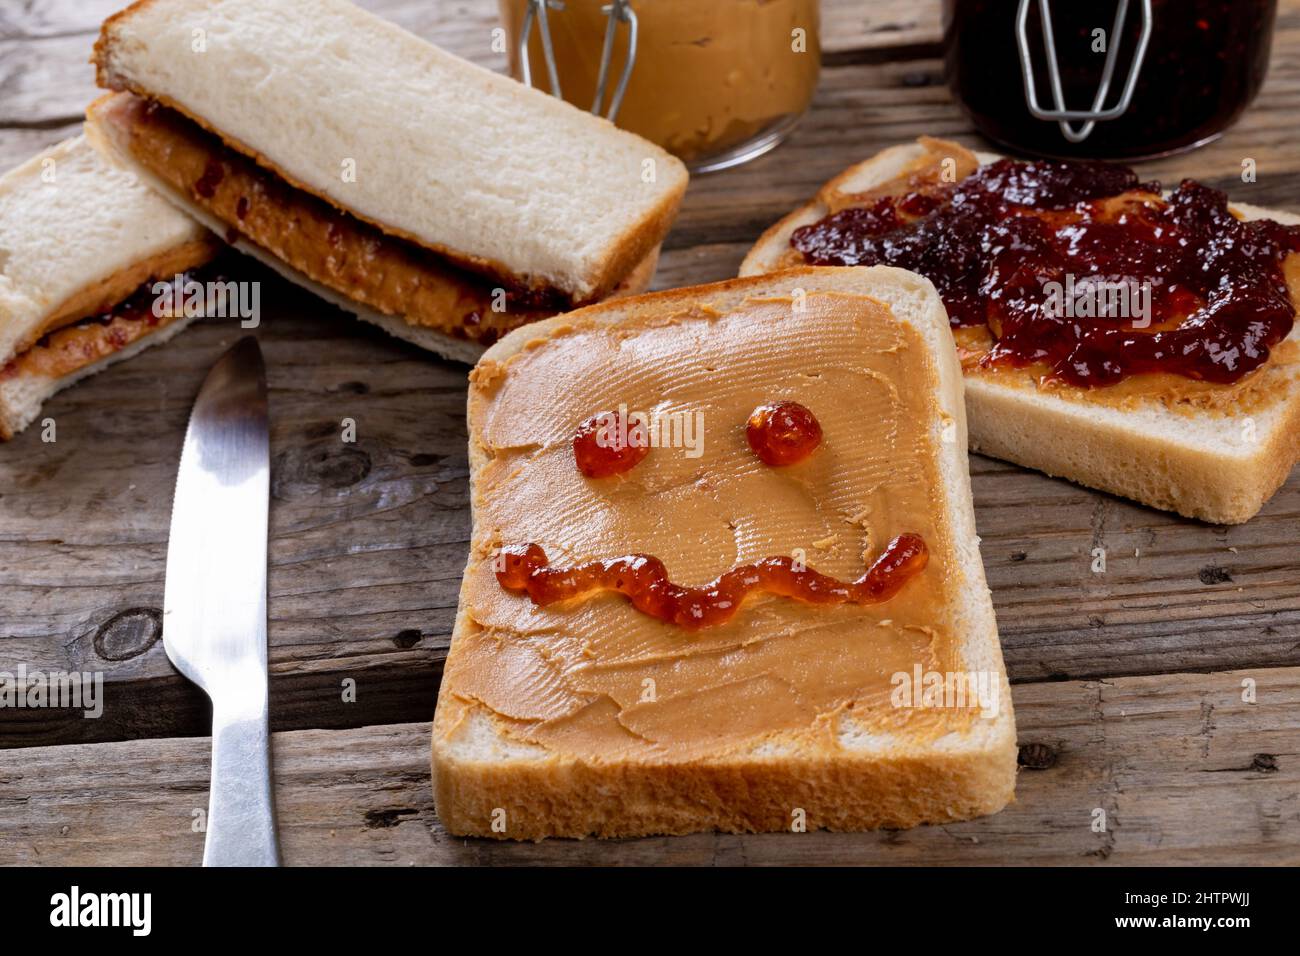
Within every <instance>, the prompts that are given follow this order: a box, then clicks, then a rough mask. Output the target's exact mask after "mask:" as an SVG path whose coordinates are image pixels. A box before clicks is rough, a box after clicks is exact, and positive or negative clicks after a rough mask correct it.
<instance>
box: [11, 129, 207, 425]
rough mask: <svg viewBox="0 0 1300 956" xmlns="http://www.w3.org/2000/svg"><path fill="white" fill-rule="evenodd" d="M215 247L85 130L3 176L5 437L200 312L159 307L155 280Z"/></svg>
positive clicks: (201, 259)
mask: <svg viewBox="0 0 1300 956" xmlns="http://www.w3.org/2000/svg"><path fill="white" fill-rule="evenodd" d="M220 248H221V244H220V242H219V241H218V240H217V239H216V237H215V236H213V235H212V234H211V233H209V232H208V231H207V230H206V229H204V228H203V227H201V226H200V225H199V224H198V223H196V222H195V221H194V220H193V219H191V218H189V217H188V216H186V215H184V214H182V213H181V212H179V211H178V210H176V209H175V208H174V207H173V206H171V205H170V204H169V203H167V202H164V201H163V200H162V199H161V198H160V197H159V196H158V195H156V194H155V193H154V192H152V191H151V190H149V189H147V188H146V187H144V186H143V185H141V184H140V183H139V182H138V181H137V180H136V178H135V177H134V176H133V175H131V173H129V172H127V171H126V170H125V169H121V168H119V167H118V166H116V165H114V164H113V163H112V162H110V161H109V160H108V159H107V158H106V157H105V156H103V155H101V154H100V152H99V151H98V150H96V149H95V148H94V147H93V146H91V145H90V143H88V142H87V141H86V139H85V138H84V137H82V136H77V137H75V138H73V139H69V140H66V141H65V142H62V143H59V144H58V145H57V146H52V147H51V148H49V149H47V150H45V151H44V152H42V153H40V154H39V155H37V156H34V157H33V158H32V159H30V160H28V161H27V162H26V163H23V164H22V165H21V166H19V167H17V168H16V169H13V170H11V171H10V172H8V173H6V174H5V175H4V176H3V177H0V440H6V441H7V440H8V439H10V438H12V437H13V436H14V435H15V434H16V433H18V432H20V431H22V430H23V429H24V428H26V427H27V426H28V425H29V424H31V422H32V421H33V420H34V419H35V418H36V416H37V415H38V414H39V413H40V409H41V405H42V403H43V402H44V401H45V400H46V399H47V398H49V397H50V396H51V395H53V394H54V393H55V392H57V391H58V390H59V389H62V388H65V387H66V386H68V385H71V384H72V383H73V382H75V381H77V380H79V379H82V378H84V377H86V376H87V375H91V374H93V373H95V372H97V371H100V370H101V369H103V368H105V367H106V366H108V365H110V364H112V363H114V362H117V361H120V360H121V359H124V358H127V357H129V356H131V355H134V354H135V353H137V352H139V351H141V350H142V349H144V348H147V347H148V346H150V345H157V344H160V343H162V342H165V341H167V339H169V338H171V337H172V336H173V335H175V334H176V333H177V332H179V331H181V329H183V328H185V326H187V325H189V324H190V323H191V322H192V321H194V319H195V318H196V317H197V316H198V312H197V311H195V310H190V311H189V313H188V314H186V312H185V310H183V309H175V310H167V311H166V312H165V314H160V313H159V312H158V311H157V310H155V309H154V303H155V301H156V297H155V296H153V295H152V292H151V287H152V284H153V283H154V282H157V281H163V282H168V283H171V282H173V281H174V279H175V277H176V276H177V275H185V274H188V272H189V271H190V270H192V269H195V268H198V267H201V266H203V265H204V264H205V263H207V262H208V261H209V260H210V259H212V258H213V256H215V255H216V253H217V251H218V250H219V249H220Z"/></svg>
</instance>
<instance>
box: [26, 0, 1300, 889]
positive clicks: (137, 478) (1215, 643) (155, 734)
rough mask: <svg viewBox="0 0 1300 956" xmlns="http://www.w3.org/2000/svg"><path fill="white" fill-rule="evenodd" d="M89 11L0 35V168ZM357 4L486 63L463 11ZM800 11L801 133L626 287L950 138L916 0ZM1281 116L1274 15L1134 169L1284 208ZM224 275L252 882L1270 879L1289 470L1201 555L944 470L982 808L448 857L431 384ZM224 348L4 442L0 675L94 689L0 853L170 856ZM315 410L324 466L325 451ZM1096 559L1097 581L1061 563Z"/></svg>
mask: <svg viewBox="0 0 1300 956" xmlns="http://www.w3.org/2000/svg"><path fill="white" fill-rule="evenodd" d="M118 3H119V0H49V2H45V3H42V4H40V5H36V4H27V5H18V8H17V9H14V5H9V6H7V7H5V8H3V9H0V91H3V98H2V99H0V168H9V167H10V166H12V165H14V164H16V163H17V162H19V161H20V160H22V159H23V158H25V157H26V156H28V155H30V154H31V153H32V152H34V151H36V150H37V149H38V148H40V147H42V146H44V145H47V144H49V143H52V142H55V141H56V140H59V139H61V138H63V137H65V136H67V135H70V134H72V133H73V132H74V131H75V128H76V123H77V121H78V117H79V114H80V112H81V110H82V108H83V107H84V105H85V103H86V102H87V101H88V100H89V99H91V98H92V97H93V95H94V89H93V84H92V78H91V70H90V68H89V67H88V66H87V65H86V62H85V61H86V58H87V56H88V54H89V50H90V45H91V41H92V36H93V31H94V30H95V28H96V26H97V23H98V21H99V20H100V19H101V18H102V17H103V16H104V15H106V14H107V13H109V12H111V11H112V9H113V8H114V7H116V6H118ZM366 5H368V6H372V7H375V8H377V9H379V10H380V11H381V12H382V13H383V14H384V15H385V16H388V17H390V18H391V19H393V20H396V21H398V22H400V23H402V24H404V25H405V26H407V27H408V28H410V29H412V30H414V31H415V32H417V33H419V34H421V35H424V36H426V37H429V38H430V39H432V40H434V41H435V42H438V43H440V44H442V45H444V46H447V47H449V48H451V49H453V50H455V51H457V52H459V53H461V54H462V55H465V56H468V57H471V58H473V59H475V60H478V61H480V62H483V63H485V64H488V65H491V66H496V67H499V66H500V62H499V58H498V57H496V56H495V55H493V54H492V53H491V51H490V48H489V43H490V39H491V35H490V30H491V27H492V26H493V24H494V20H495V4H494V3H492V2H491V0H457V2H438V3H431V2H429V0H369V2H368V3H367V4H366ZM825 7H826V9H825V18H824V19H825V33H826V37H825V47H826V50H825V56H824V60H825V64H826V68H825V70H824V72H823V76H822V81H821V86H820V89H819V91H818V94H817V98H816V101H815V103H814V106H813V108H812V110H811V112H810V114H809V115H808V117H807V119H806V120H805V121H804V123H803V125H802V126H801V127H800V128H799V130H798V131H797V133H796V134H795V135H794V137H793V138H792V139H791V140H790V141H789V142H788V143H786V144H785V145H784V146H782V147H781V148H779V149H778V150H776V151H775V152H773V153H771V154H769V155H768V156H766V157H764V158H762V159H760V160H759V161H757V162H754V163H752V164H751V165H749V166H745V167H742V168H740V169H737V170H733V171H730V172H725V173H721V174H715V175H710V176H701V177H698V178H697V179H696V180H695V181H694V182H693V183H692V185H691V188H690V192H689V194H688V195H687V199H686V203H685V205H684V207H683V209H682V213H681V217H680V219H679V220H678V223H677V226H676V228H675V229H674V231H673V233H672V234H671V235H670V236H669V238H668V241H667V243H666V245H665V251H664V257H663V262H662V265H661V266H660V269H659V274H658V276H657V279H656V283H655V284H656V287H659V288H668V287H672V286H677V285H686V284H690V283H696V282H705V281H710V280H715V279H722V278H725V277H728V276H731V275H734V273H735V271H736V268H737V266H738V264H739V262H740V260H741V257H742V255H743V254H744V252H745V250H746V249H747V247H748V246H749V244H750V243H751V242H752V241H753V239H754V238H755V237H756V236H757V235H758V234H759V233H760V232H761V231H762V229H763V228H764V227H766V226H767V225H768V224H770V223H771V222H772V221H774V220H775V219H776V218H778V217H779V216H780V215H782V214H783V213H785V212H786V211H787V210H788V209H789V208H790V207H792V206H793V205H795V204H796V203H798V202H800V201H802V200H803V199H805V198H806V197H807V196H808V195H810V194H811V193H812V192H813V191H814V189H815V188H816V187H817V186H818V185H819V184H820V183H821V182H822V181H823V180H825V179H827V178H828V177H829V176H830V175H832V174H833V173H835V172H837V171H838V170H840V169H841V168H842V167H843V166H845V165H847V164H849V163H851V162H853V161H856V160H858V159H860V158H863V157H865V156H868V155H870V154H871V153H873V152H875V151H876V150H878V149H880V148H882V147H884V146H887V145H890V144H893V143H896V142H898V141H900V140H908V139H911V138H913V137H915V136H916V135H918V134H922V133H928V134H933V135H938V136H946V137H952V138H955V139H957V140H960V141H963V142H966V143H968V144H971V145H980V141H979V139H978V137H977V136H975V135H974V134H973V133H972V131H971V129H970V126H969V124H968V123H967V122H966V120H965V119H964V118H963V117H962V115H961V114H960V113H959V111H958V109H957V108H956V106H955V105H954V104H953V102H952V100H951V99H950V97H949V95H948V93H947V91H946V89H945V88H944V86H943V83H942V79H941V64H940V61H939V59H938V55H937V53H938V40H939V26H938V10H937V3H935V2H933V0H889V2H875V3H867V2H865V0H827V2H826V4H825ZM1298 106H1300V0H1284V2H1283V4H1282V11H1281V15H1280V22H1279V29H1278V35H1277V41H1276V46H1275V50H1274V56H1273V65H1272V72H1271V74H1270V76H1269V80H1268V83H1267V85H1266V86H1265V88H1264V91H1263V93H1262V95H1261V96H1260V98H1259V100H1258V101H1257V103H1256V105H1255V106H1254V108H1253V109H1252V110H1251V111H1250V112H1249V113H1248V114H1247V115H1246V117H1245V118H1244V119H1243V120H1242V121H1241V122H1240V123H1239V124H1238V125H1237V126H1236V127H1235V128H1234V129H1232V130H1231V131H1230V132H1229V133H1228V134H1227V135H1226V136H1224V137H1223V138H1222V139H1221V140H1219V141H1218V142H1216V143H1214V144H1212V145H1210V146H1208V147H1206V148H1204V149H1202V150H1200V151H1198V152H1196V153H1193V154H1191V155H1187V156H1180V157H1174V158H1171V159H1168V160H1164V161H1162V162H1157V163H1150V164H1146V165H1145V166H1143V167H1142V172H1143V173H1144V175H1148V176H1152V177H1159V178H1163V179H1166V180H1176V179H1177V178H1179V177H1182V176H1186V175H1191V176H1196V177H1197V178H1199V179H1201V180H1203V181H1206V182H1209V183H1210V184H1213V185H1216V186H1221V187H1223V188H1226V189H1231V190H1232V192H1233V195H1234V196H1236V197H1238V198H1240V199H1242V200H1244V201H1249V202H1254V203H1259V204H1262V205H1270V206H1279V207H1289V208H1293V209H1300V151H1297V150H1296V149H1295V145H1294V144H1295V143H1296V139H1295V137H1296V131H1295V122H1296V115H1297V112H1296V111H1297V107H1298ZM1247 157H1249V158H1253V159H1255V160H1256V162H1257V164H1258V170H1259V179H1258V182H1256V183H1254V184H1251V185H1243V184H1242V183H1241V182H1240V178H1239V171H1240V168H1241V162H1242V160H1243V159H1244V158H1247ZM248 271H249V274H250V275H252V274H253V273H255V272H257V277H258V278H262V279H263V280H264V282H265V285H264V287H263V300H262V302H263V313H264V315H265V316H268V317H269V318H267V319H266V320H265V321H264V322H263V324H262V327H261V328H260V330H259V331H258V336H259V338H260V340H261V343H262V347H263V349H264V350H265V353H266V357H267V361H268V364H269V379H270V388H271V404H272V417H273V430H272V436H271V442H272V453H273V459H274V460H273V466H272V467H273V479H272V480H273V492H272V493H273V501H272V505H271V545H270V562H271V568H270V600H269V611H270V643H271V650H270V659H271V665H270V668H271V710H272V720H273V724H274V729H275V730H276V731H277V734H276V738H275V760H276V782H277V795H278V800H279V809H280V821H281V825H282V830H283V841H284V847H285V857H286V860H287V861H288V862H290V863H462V862H464V863H501V864H511V863H534V862H592V863H790V862H800V863H822V862H825V863H832V862H833V863H877V862H889V863H976V862H980V863H1011V862H1017V863H1028V862H1042V863H1092V862H1096V863H1101V862H1111V863H1114V862H1128V863H1136V862H1143V863H1146V862H1164V863H1205V862H1219V863H1229V862H1231V863H1283V862H1289V863H1295V862H1300V545H1298V544H1297V541H1298V540H1300V474H1296V475H1293V476H1292V478H1291V480H1290V481H1289V482H1288V483H1287V485H1286V486H1285V487H1284V488H1283V489H1282V490H1281V491H1279V492H1278V494H1277V496H1276V497H1275V498H1274V499H1273V500H1272V501H1271V502H1270V503H1269V504H1268V506H1267V507H1266V508H1265V509H1264V511H1263V513H1262V514H1260V515H1259V516H1258V517H1257V518H1255V519H1254V520H1252V521H1251V522H1249V523H1248V524H1246V525H1244V526H1238V527H1231V528H1229V527H1213V526H1209V525H1205V524H1200V523H1197V522H1194V521H1188V520H1184V519H1181V518H1178V517H1176V516H1173V515H1169V514H1164V513H1161V512H1157V511H1153V510H1150V509H1147V508H1143V507H1140V506H1138V505H1135V504H1131V503H1129V502H1127V501H1123V500H1121V499H1118V498H1113V497H1109V496H1107V495H1102V494H1098V493H1095V492H1092V491H1088V490H1085V489H1083V488H1080V487H1077V486H1075V485H1072V484H1069V483H1067V482H1064V481H1056V480H1053V479H1050V478H1047V477H1044V476H1042V475H1039V474H1035V473H1033V472H1028V471H1024V470H1022V469H1020V468H1017V467H1014V466H1012V465H1007V464H1004V463H1002V462H998V461H993V460H990V459H986V458H982V457H979V456H975V457H973V458H972V461H971V468H972V472H973V479H974V493H975V505H976V517H977V520H978V524H979V532H980V534H981V536H982V538H983V554H984V562H985V566H986V570H987V573H988V579H989V584H990V586H991V587H992V589H993V599H994V603H995V605H996V609H997V615H998V621H999V626H1000V630H1001V635H1002V644H1003V648H1004V651H1005V655H1006V661H1007V667H1008V670H1009V672H1010V675H1011V679H1012V681H1013V682H1014V685H1015V687H1014V693H1015V705H1016V711H1017V717H1018V723H1019V737H1020V743H1021V763H1022V768H1023V769H1022V772H1021V774H1020V779H1019V785H1018V800H1017V803H1016V804H1014V805H1013V806H1012V807H1010V808H1009V809H1007V810H1005V811H1004V812H1002V813H1000V814H998V815H996V816H994V817H991V818H987V819H983V820H978V821H974V822H970V823H963V824H959V825H953V826H943V827H921V828H918V829H916V830H911V831H906V832H881V833H867V834H859V835H832V834H826V833H811V834H805V835H801V836H794V835H788V834H775V835H761V836H720V835H713V834H705V835H698V836H693V837H685V838H673V839H650V840H637V841H622V842H614V843H604V842H597V841H585V842H581V843H578V842H572V841H549V842H546V843H542V844H538V845H523V846H517V845H511V844H494V843H491V842H482V841H464V840H458V839H455V838H452V837H450V836H448V835H447V834H446V833H445V832H444V831H443V830H442V829H441V827H440V826H439V824H438V820H437V818H436V816H435V815H434V812H433V806H432V801H431V798H430V785H429V769H428V762H427V750H428V743H429V739H428V736H429V735H428V726H427V725H428V721H429V720H430V718H431V717H432V714H433V708H434V701H435V698H436V694H437V688H438V681H439V676H440V673H441V667H442V661H443V658H444V656H445V653H446V649H447V641H448V634H449V631H450V627H451V622H452V615H453V613H454V608H455V604H456V595H457V588H458V585H459V581H460V573H461V570H462V567H463V565H464V561H465V554H466V549H467V539H468V530H469V518H468V509H467V488H466V473H467V467H466V452H465V430H464V429H465V426H464V400H465V373H466V370H465V368H464V367H462V366H458V365H454V364H450V363H447V362H443V361H440V360H438V359H436V358H432V357H430V356H429V355H426V354H423V353H421V352H419V351H418V350H416V349H414V348H410V347H407V346H405V345H403V344H400V343H398V342H396V341H394V340H392V339H389V338H387V337H385V336H384V335H383V334H382V333H380V332H378V331H376V330H374V329H372V328H371V327H369V326H366V325H363V324H361V323H358V322H356V321H354V320H352V319H350V318H347V317H346V316H344V315H342V314H341V313H339V312H338V311H336V310H335V309H333V308H331V307H329V306H326V305H324V304H323V303H321V302H320V301H318V300H316V299H313V298H312V297H310V296H308V295H306V294H305V293H302V292H299V291H297V290H296V289H294V288H291V287H288V286H286V285H285V284H283V283H281V282H277V281H275V280H273V279H272V278H271V277H270V276H269V275H268V274H265V273H262V272H258V270H256V269H254V267H253V266H252V265H249V266H248ZM239 334H240V332H239V330H238V329H237V328H236V327H234V326H233V325H232V324H230V323H226V322H220V321H213V322H208V323H201V324H200V325H198V326H196V327H195V328H194V329H192V330H191V331H188V332H186V333H185V334H183V335H182V336H180V337H178V338H177V339H176V340H175V341H174V342H173V344H171V345H169V346H167V347H166V348H163V349H157V350H151V351H148V352H146V353H145V354H144V355H143V356H141V357H140V358H137V359H135V360H133V361H130V362H127V363H124V364H122V365H120V366H118V367H116V368H114V369H112V370H110V371H109V372H107V373H105V374H103V375H100V376H97V377H96V378H94V379H92V380H90V381H88V382H86V383H83V384H82V385H79V386H77V387H76V388H74V389H71V390H69V391H67V392H65V393H63V394H62V395H60V396H58V397H57V398H56V399H54V400H53V401H51V402H50V403H49V404H48V405H47V406H46V412H47V414H49V415H52V416H54V417H55V418H56V420H57V422H58V441H57V443H53V444H45V443H42V442H41V440H40V436H39V433H38V431H37V430H35V429H33V430H30V431H28V432H27V433H25V434H23V435H21V436H20V437H19V438H18V439H16V440H15V441H13V442H10V443H9V444H8V445H5V446H0V670H11V671H12V670H13V669H14V668H16V666H17V665H18V664H19V663H22V664H25V665H26V667H27V668H28V670H35V669H45V670H49V669H59V670H72V671H87V670H89V671H98V672H102V673H103V675H104V680H105V697H106V704H105V710H104V713H103V716H102V717H101V718H100V719H97V720H87V719H82V718H81V717H80V716H79V715H72V714H69V713H67V712H59V711H53V710H26V711H15V710H5V711H0V747H3V748H11V749H4V750H0V862H14V861H17V862H22V863H144V864H153V863H176V864H191V863H196V862H198V860H199V859H200V856H201V852H202V835H201V834H197V833H194V832H192V827H191V821H192V818H193V813H194V811H195V810H197V809H200V808H202V807H204V806H206V803H207V797H206V790H207V784H206V771H207V758H208V746H209V744H208V740H207V739H206V738H205V737H203V736H202V734H203V733H204V731H205V722H206V720H207V707H206V704H205V700H204V698H203V697H202V695H201V694H200V693H199V692H198V691H197V690H196V689H195V688H193V687H192V686H190V685H189V684H188V683H187V682H186V681H185V680H183V679H182V678H181V677H180V676H179V675H178V674H177V673H176V672H175V670H173V668H172V667H171V665H170V663H169V662H168V660H167V657H166V656H165V654H164V653H163V647H162V644H161V642H160V641H159V636H160V623H159V620H160V611H159V608H160V606H161V604H162V594H163V565H164V558H165V552H166V537H167V527H168V521H169V512H170V500H171V491H172V483H173V480H174V475H175V469H176V456H177V453H178V451H179V448H180V442H181V437H182V434H183V431H184V424H185V420H186V415H187V413H188V411H189V407H190V403H191V401H192V400H193V397H194V395H195V393H196V391H197V389H198V386H199V383H200V382H201V380H202V378H203V375H204V373H205V372H206V370H207V369H208V367H209V366H210V365H211V363H212V362H213V361H214V360H215V359H216V357H217V356H218V355H219V354H220V353H221V352H222V351H223V350H224V349H225V348H226V346H227V345H229V344H230V343H231V342H232V341H233V340H234V339H235V338H236V337H237V336H238V335H239ZM344 418H352V419H354V420H355V422H356V425H357V441H356V443H355V444H345V443H343V442H341V441H340V438H339V436H340V427H341V421H342V419H344ZM1096 547H1104V548H1105V549H1106V550H1107V554H1108V559H1107V565H1106V572H1105V573H1103V574H1095V573H1093V572H1092V571H1091V570H1090V566H1091V552H1092V550H1093V549H1094V548H1096ZM345 680H351V681H355V687H356V699H355V702H351V703H345V702H344V699H343V693H342V691H343V683H344V681H345ZM1244 681H1249V682H1253V686H1254V687H1255V688H1256V694H1257V697H1256V702H1254V703H1246V702H1243V700H1242V690H1243V682H1244ZM1096 808H1102V809H1104V810H1105V811H1106V814H1107V822H1108V826H1107V829H1106V831H1105V832H1094V830H1093V829H1092V827H1091V823H1092V821H1093V819H1094V810H1095V809H1096Z"/></svg>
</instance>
